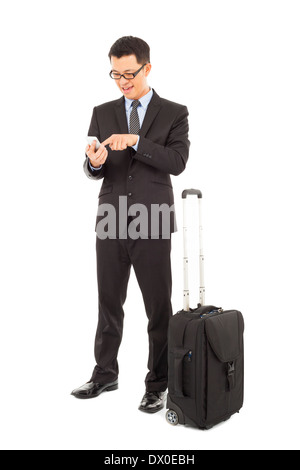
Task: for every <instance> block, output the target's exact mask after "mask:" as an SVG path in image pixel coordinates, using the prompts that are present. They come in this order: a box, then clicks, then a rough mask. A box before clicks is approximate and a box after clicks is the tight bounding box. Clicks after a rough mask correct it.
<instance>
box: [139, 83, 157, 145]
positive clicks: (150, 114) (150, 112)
mask: <svg viewBox="0 0 300 470" xmlns="http://www.w3.org/2000/svg"><path fill="white" fill-rule="evenodd" d="M160 107H161V100H160V97H159V96H158V94H157V93H156V91H155V90H154V89H153V96H152V99H151V101H150V103H149V104H148V108H147V111H146V114H145V117H144V121H143V124H142V127H141V130H140V132H139V135H140V136H142V137H145V136H146V134H147V132H148V130H149V129H150V126H151V124H152V122H153V121H154V119H155V117H156V115H157V113H158V111H159V110H160Z"/></svg>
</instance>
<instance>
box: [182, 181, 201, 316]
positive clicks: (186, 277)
mask: <svg viewBox="0 0 300 470" xmlns="http://www.w3.org/2000/svg"><path fill="white" fill-rule="evenodd" d="M188 195H193V196H194V195H195V196H197V197H198V207H199V214H198V217H199V281H200V282H199V284H200V287H199V303H200V305H202V306H203V305H205V284H204V255H203V236H202V193H201V191H200V190H199V189H185V190H184V191H183V192H182V203H183V276H184V287H183V309H184V310H185V311H189V308H190V299H189V297H190V292H189V273H188V269H189V259H188V249H187V231H188V224H187V211H186V204H187V196H188Z"/></svg>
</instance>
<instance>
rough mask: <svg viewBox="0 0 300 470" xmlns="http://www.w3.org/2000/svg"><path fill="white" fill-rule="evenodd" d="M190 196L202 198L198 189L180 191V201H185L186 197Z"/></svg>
mask: <svg viewBox="0 0 300 470" xmlns="http://www.w3.org/2000/svg"><path fill="white" fill-rule="evenodd" d="M188 195H190V196H198V199H201V198H202V193H201V191H200V190H199V189H185V190H184V191H182V199H186V197H187V196H188Z"/></svg>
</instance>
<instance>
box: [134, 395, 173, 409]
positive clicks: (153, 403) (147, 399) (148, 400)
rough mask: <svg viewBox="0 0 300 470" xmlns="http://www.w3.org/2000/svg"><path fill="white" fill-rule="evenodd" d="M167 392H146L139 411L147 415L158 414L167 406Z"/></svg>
mask: <svg viewBox="0 0 300 470" xmlns="http://www.w3.org/2000/svg"><path fill="white" fill-rule="evenodd" d="M166 396H167V393H166V392H146V393H145V395H144V396H143V399H142V401H141V404H140V406H139V410H141V411H145V413H156V412H157V411H160V410H162V409H163V408H164V406H165V400H166Z"/></svg>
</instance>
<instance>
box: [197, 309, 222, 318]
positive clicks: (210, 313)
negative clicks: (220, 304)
mask: <svg viewBox="0 0 300 470" xmlns="http://www.w3.org/2000/svg"><path fill="white" fill-rule="evenodd" d="M223 312H224V310H223V309H222V308H218V309H217V310H211V311H210V312H208V313H203V314H202V315H200V318H204V317H206V316H207V315H212V314H213V313H223Z"/></svg>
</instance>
